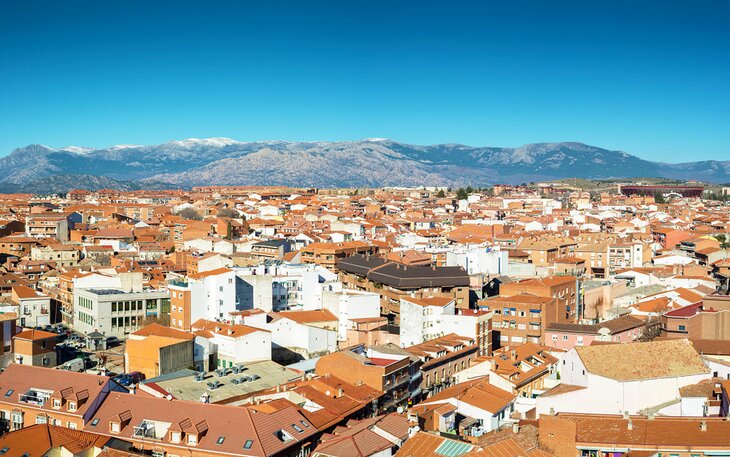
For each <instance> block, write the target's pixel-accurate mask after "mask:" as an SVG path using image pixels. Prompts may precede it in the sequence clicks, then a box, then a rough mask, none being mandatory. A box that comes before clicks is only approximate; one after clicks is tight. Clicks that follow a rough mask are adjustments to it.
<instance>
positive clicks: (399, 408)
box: [396, 406, 405, 414]
mask: <svg viewBox="0 0 730 457" xmlns="http://www.w3.org/2000/svg"><path fill="white" fill-rule="evenodd" d="M396 411H398V414H403V411H405V410H404V409H403V407H402V406H399V407H398V409H397V410H396Z"/></svg>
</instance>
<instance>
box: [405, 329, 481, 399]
mask: <svg viewBox="0 0 730 457" xmlns="http://www.w3.org/2000/svg"><path fill="white" fill-rule="evenodd" d="M405 350H406V351H407V352H408V353H410V354H411V355H413V356H415V357H418V358H419V359H420V361H421V366H420V368H421V374H422V378H421V389H422V391H423V395H424V396H430V395H433V394H434V393H436V392H440V391H441V390H443V389H445V388H446V387H448V386H449V385H451V384H452V383H453V382H454V378H453V376H454V375H455V374H456V373H458V372H460V371H462V370H465V369H466V368H469V366H470V365H471V363H472V360H474V359H475V358H476V357H477V356H478V353H479V347H478V346H477V345H476V342H475V341H474V340H473V339H472V338H469V337H464V336H459V335H455V334H450V335H445V336H442V337H440V338H436V339H433V340H431V341H427V342H425V343H421V344H417V345H415V346H411V347H407V348H405Z"/></svg>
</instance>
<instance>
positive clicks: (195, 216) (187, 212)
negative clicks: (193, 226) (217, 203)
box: [177, 208, 203, 221]
mask: <svg viewBox="0 0 730 457" xmlns="http://www.w3.org/2000/svg"><path fill="white" fill-rule="evenodd" d="M177 215H178V216H180V217H182V218H183V219H192V220H195V221H202V220H203V216H201V215H200V213H199V212H198V211H197V210H196V209H195V208H183V209H181V210H180V211H178V213H177Z"/></svg>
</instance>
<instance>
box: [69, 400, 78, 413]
mask: <svg viewBox="0 0 730 457" xmlns="http://www.w3.org/2000/svg"><path fill="white" fill-rule="evenodd" d="M68 410H69V411H76V402H75V401H70V402H68Z"/></svg>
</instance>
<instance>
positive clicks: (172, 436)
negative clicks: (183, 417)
mask: <svg viewBox="0 0 730 457" xmlns="http://www.w3.org/2000/svg"><path fill="white" fill-rule="evenodd" d="M181 439H182V434H181V433H180V432H172V433H170V441H171V442H173V443H179V442H180V440H181Z"/></svg>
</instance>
